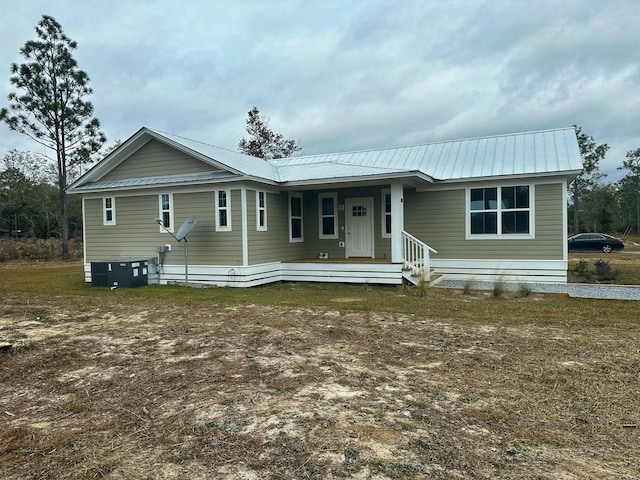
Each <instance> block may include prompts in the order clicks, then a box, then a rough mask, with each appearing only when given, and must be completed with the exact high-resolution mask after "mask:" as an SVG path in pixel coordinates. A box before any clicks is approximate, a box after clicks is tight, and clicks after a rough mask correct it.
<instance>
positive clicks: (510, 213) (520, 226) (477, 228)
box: [469, 185, 532, 235]
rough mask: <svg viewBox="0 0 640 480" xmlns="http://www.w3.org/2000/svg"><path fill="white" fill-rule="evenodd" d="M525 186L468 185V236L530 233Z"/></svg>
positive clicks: (528, 205)
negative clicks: (469, 188) (474, 186)
mask: <svg viewBox="0 0 640 480" xmlns="http://www.w3.org/2000/svg"><path fill="white" fill-rule="evenodd" d="M531 190H532V188H531V187H529V186H528V185H518V186H509V187H489V188H472V189H471V190H470V191H469V219H470V221H469V232H470V234H471V235H532V229H531V197H530V195H531Z"/></svg>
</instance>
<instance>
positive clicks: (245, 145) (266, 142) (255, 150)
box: [238, 107, 302, 160]
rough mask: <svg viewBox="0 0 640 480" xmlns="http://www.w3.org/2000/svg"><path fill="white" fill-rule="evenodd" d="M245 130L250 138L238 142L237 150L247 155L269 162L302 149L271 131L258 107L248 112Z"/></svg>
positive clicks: (293, 141)
mask: <svg viewBox="0 0 640 480" xmlns="http://www.w3.org/2000/svg"><path fill="white" fill-rule="evenodd" d="M246 129H247V133H248V134H249V136H250V138H249V139H248V140H247V139H245V138H243V139H242V140H240V142H239V143H238V148H239V150H240V151H241V152H242V153H245V154H247V155H252V156H254V157H259V158H264V159H265V160H270V159H273V158H285V157H290V156H291V155H293V154H294V153H296V152H299V151H300V150H302V147H301V146H300V145H299V144H298V142H296V141H295V140H291V139H286V138H284V137H283V136H282V134H280V133H275V132H274V131H273V130H271V129H270V128H269V119H267V118H264V117H263V116H262V115H261V114H260V110H258V107H253V108H252V109H251V110H249V114H248V116H247V127H246Z"/></svg>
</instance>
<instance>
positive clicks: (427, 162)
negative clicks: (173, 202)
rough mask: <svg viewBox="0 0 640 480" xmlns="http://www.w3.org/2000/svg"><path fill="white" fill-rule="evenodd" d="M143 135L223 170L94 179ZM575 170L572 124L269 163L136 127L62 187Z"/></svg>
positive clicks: (578, 162) (459, 177)
mask: <svg viewBox="0 0 640 480" xmlns="http://www.w3.org/2000/svg"><path fill="white" fill-rule="evenodd" d="M149 138H155V139H157V140H159V141H161V142H165V143H166V144H168V145H171V146H173V147H175V148H177V149H179V150H181V151H183V152H186V153H188V154H190V155H192V156H194V157H195V158H199V159H201V160H202V161H204V162H207V163H209V164H211V165H212V166H215V167H216V168H221V169H223V170H226V172H211V173H204V174H203V173H198V174H185V175H171V176H169V175H167V176H158V177H145V178H138V179H128V180H113V181H104V182H103V181H101V180H100V179H101V178H102V177H103V176H104V174H105V173H106V172H108V171H109V169H110V168H113V166H115V165H117V164H118V163H119V162H121V161H124V160H126V158H127V157H128V156H129V155H130V152H132V151H135V148H138V147H139V146H140V145H143V144H144V142H146V141H148V139H149ZM581 169H582V158H581V156H580V150H579V147H578V142H577V139H576V134H575V130H574V128H573V127H568V128H559V129H554V130H542V131H537V132H525V133H515V134H507V135H495V136H488V137H479V138H470V139H463V140H453V141H445V142H435V143H425V144H422V145H414V146H406V147H395V148H384V149H376V150H364V151H358V152H346V153H330V154H323V155H307V156H298V157H289V158H282V159H274V160H263V159H261V158H256V157H252V156H249V155H244V154H241V153H238V152H233V151H230V150H226V149H224V148H219V147H216V146H213V145H210V144H207V143H203V142H198V141H195V140H191V139H188V138H184V137H180V136H178V135H173V134H169V133H165V132H161V131H158V130H153V129H150V128H146V127H143V128H142V129H140V130H139V131H138V132H137V133H136V134H134V135H133V136H132V137H131V138H130V139H128V140H127V141H126V142H125V143H124V144H123V145H122V146H121V147H119V148H118V149H116V150H115V151H114V152H113V153H112V154H110V155H109V156H108V157H106V158H105V159H104V160H103V161H102V162H100V163H99V164H97V165H96V166H95V167H93V168H92V169H91V170H90V171H89V172H87V174H85V175H84V176H83V177H81V178H80V179H78V180H77V181H76V182H74V183H73V184H72V185H71V186H70V187H69V190H70V191H71V192H75V191H78V192H80V191H83V192H87V191H97V190H108V189H117V188H136V187H144V186H154V185H162V184H176V183H199V182H205V183H206V182H214V181H219V180H222V179H226V178H235V179H238V178H249V179H251V180H256V181H263V182H268V183H273V184H282V185H290V186H295V185H298V184H299V185H302V184H306V185H309V184H313V183H332V182H344V181H350V180H356V179H357V180H362V179H383V178H395V177H407V176H411V177H418V178H422V179H424V180H427V181H436V182H437V181H451V182H455V181H464V180H471V179H474V180H476V179H482V178H492V177H503V176H528V175H531V176H542V175H553V174H566V175H575V174H577V173H579V172H580V171H581ZM225 175H227V176H225Z"/></svg>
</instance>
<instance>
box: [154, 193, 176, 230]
mask: <svg viewBox="0 0 640 480" xmlns="http://www.w3.org/2000/svg"><path fill="white" fill-rule="evenodd" d="M158 202H159V208H160V220H162V226H161V227H160V232H163V233H165V232H166V231H167V230H168V231H170V232H173V194H172V193H161V194H160V195H158ZM163 227H164V228H163Z"/></svg>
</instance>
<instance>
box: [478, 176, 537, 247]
mask: <svg viewBox="0 0 640 480" xmlns="http://www.w3.org/2000/svg"><path fill="white" fill-rule="evenodd" d="M524 186H527V187H529V209H528V210H529V233H500V232H502V205H501V202H500V198H501V197H502V187H524ZM477 188H497V189H498V192H497V195H498V197H497V204H498V208H497V210H496V211H497V213H498V218H497V222H498V228H497V231H498V233H482V234H479V233H474V234H473V235H472V234H471V190H475V189H477ZM535 199H536V195H535V184H531V183H526V182H516V183H506V184H500V185H473V186H472V187H467V188H466V189H465V230H466V239H467V240H496V239H500V240H531V239H534V238H536V222H535V219H536V209H535ZM518 210H520V211H523V210H526V209H517V210H516V209H509V211H518ZM474 212H475V210H474Z"/></svg>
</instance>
